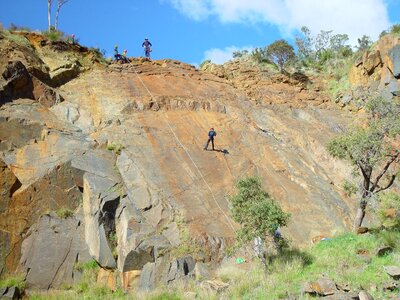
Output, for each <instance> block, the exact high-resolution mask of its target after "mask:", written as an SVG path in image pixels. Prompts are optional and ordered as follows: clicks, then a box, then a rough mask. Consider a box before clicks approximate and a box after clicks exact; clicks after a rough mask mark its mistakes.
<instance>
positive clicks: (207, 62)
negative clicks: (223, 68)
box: [199, 59, 211, 69]
mask: <svg viewBox="0 0 400 300" xmlns="http://www.w3.org/2000/svg"><path fill="white" fill-rule="evenodd" d="M208 64H211V60H210V59H206V60H205V61H203V62H202V63H201V64H200V66H199V67H200V69H203V67H204V66H205V65H208Z"/></svg>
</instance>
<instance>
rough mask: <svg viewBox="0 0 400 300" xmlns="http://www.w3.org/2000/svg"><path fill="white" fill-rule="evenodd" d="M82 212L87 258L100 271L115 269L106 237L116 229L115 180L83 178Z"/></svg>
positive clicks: (116, 196)
mask: <svg viewBox="0 0 400 300" xmlns="http://www.w3.org/2000/svg"><path fill="white" fill-rule="evenodd" d="M83 182H84V189H83V212H84V221H85V240H86V243H87V245H88V247H89V252H90V255H91V256H92V257H93V258H94V259H96V261H97V262H98V263H99V264H100V265H101V266H102V267H103V268H111V269H114V268H116V266H117V264H116V261H115V259H114V257H113V255H112V250H111V248H110V245H109V243H108V239H107V236H109V234H110V232H111V231H113V230H115V212H116V209H117V206H118V204H119V201H120V194H121V193H120V191H119V189H120V187H119V186H118V184H117V183H116V182H114V181H111V180H109V179H107V178H103V177H99V176H97V175H94V174H89V173H86V174H85V175H84V177H83Z"/></svg>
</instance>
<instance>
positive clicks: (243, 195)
mask: <svg viewBox="0 0 400 300" xmlns="http://www.w3.org/2000/svg"><path fill="white" fill-rule="evenodd" d="M236 188H237V194H235V195H233V196H231V197H230V202H231V203H232V206H233V207H232V217H233V219H234V220H235V221H236V222H238V223H239V224H241V226H242V228H241V229H240V230H239V231H238V238H239V240H241V241H242V242H248V241H251V240H253V239H254V238H256V237H261V238H264V237H265V236H266V235H273V234H274V232H275V231H276V230H277V229H278V228H279V227H281V226H286V224H287V222H288V220H289V217H290V215H289V214H287V213H285V212H283V211H282V209H281V208H280V206H279V204H278V203H277V202H276V201H275V200H273V199H272V198H271V197H270V196H269V195H268V193H267V192H266V191H264V190H263V189H262V186H261V179H260V178H259V177H247V178H244V179H242V180H240V181H239V182H238V183H237V184H236Z"/></svg>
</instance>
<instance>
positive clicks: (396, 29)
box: [390, 24, 400, 34]
mask: <svg viewBox="0 0 400 300" xmlns="http://www.w3.org/2000/svg"><path fill="white" fill-rule="evenodd" d="M390 33H393V34H400V24H394V25H393V26H392V27H390Z"/></svg>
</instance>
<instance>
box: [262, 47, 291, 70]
mask: <svg viewBox="0 0 400 300" xmlns="http://www.w3.org/2000/svg"><path fill="white" fill-rule="evenodd" d="M266 56H267V57H268V59H269V60H270V61H272V62H274V63H275V64H277V65H278V67H279V69H280V70H281V71H282V70H283V67H284V66H285V64H286V63H288V62H289V61H292V60H294V58H295V57H296V55H295V53H294V49H293V47H292V46H291V45H289V44H288V42H286V41H285V40H278V41H275V42H273V43H272V44H271V45H269V46H268V47H267V49H266Z"/></svg>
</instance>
